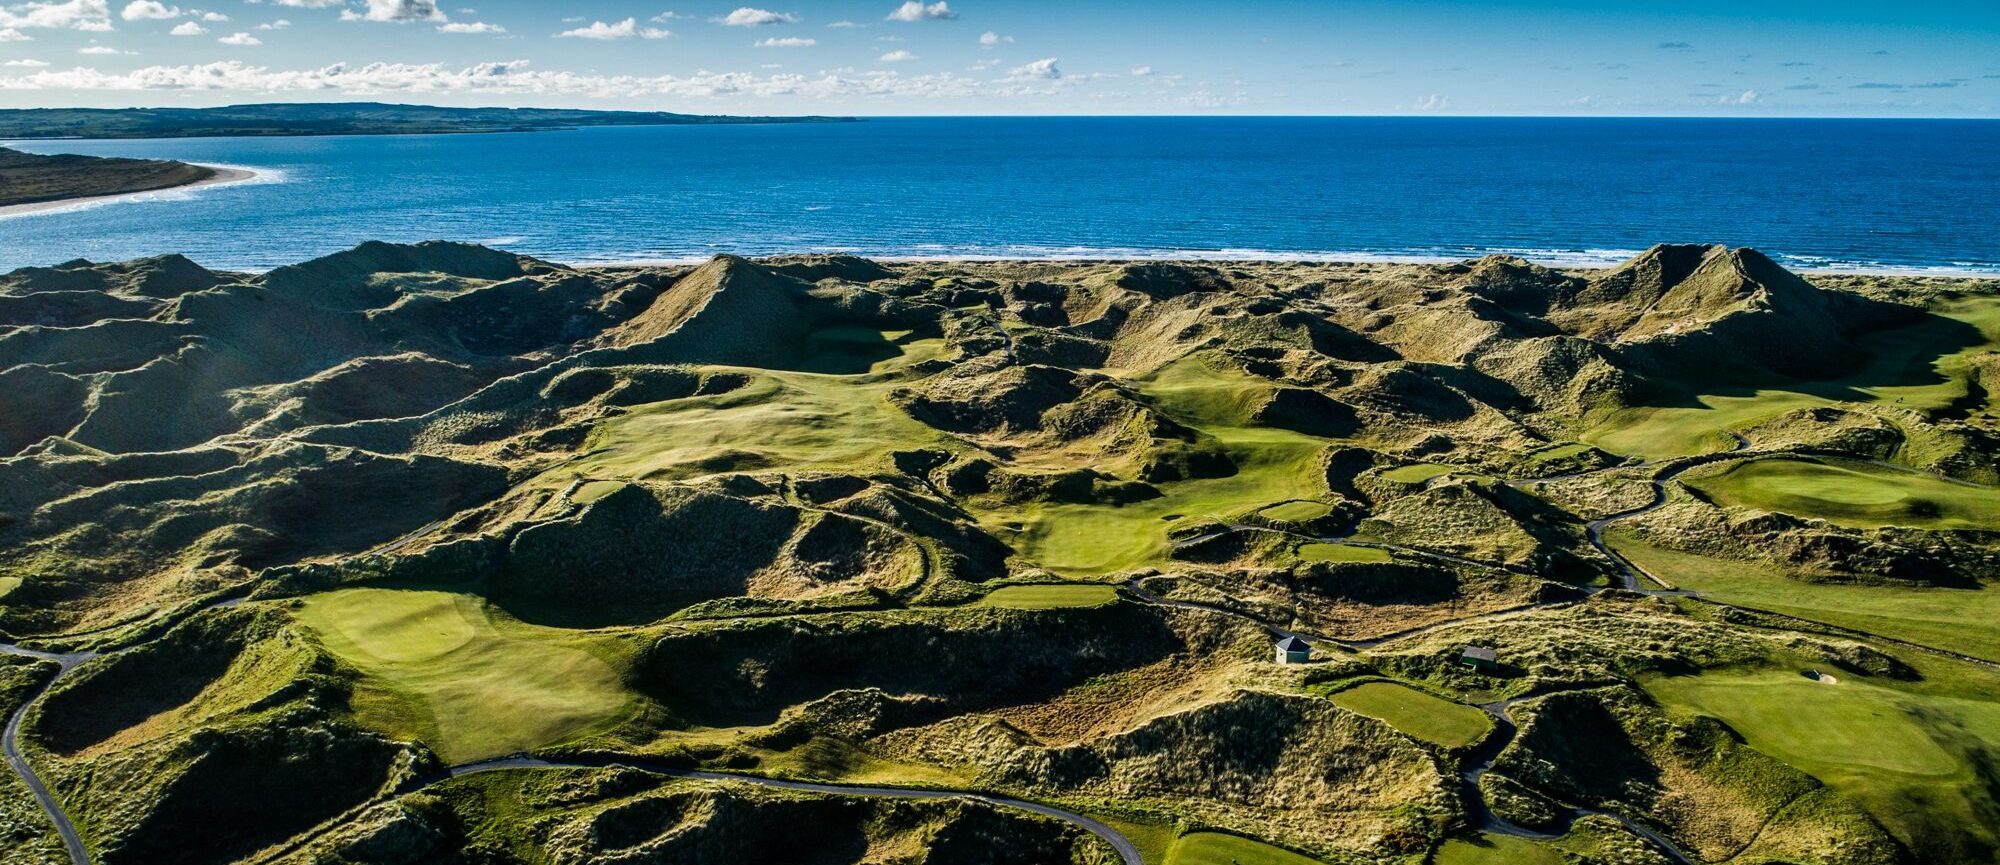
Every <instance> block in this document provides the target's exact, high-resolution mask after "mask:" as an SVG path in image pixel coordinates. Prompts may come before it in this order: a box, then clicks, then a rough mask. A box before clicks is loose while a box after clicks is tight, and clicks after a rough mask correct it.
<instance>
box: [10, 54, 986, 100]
mask: <svg viewBox="0 0 2000 865" xmlns="http://www.w3.org/2000/svg"><path fill="white" fill-rule="evenodd" d="M0 90H24V91H37V90H54V91H63V90H71V91H80V90H97V91H155V90H168V91H173V90H181V91H235V92H249V93H278V92H294V93H298V92H334V93H343V94H354V95H374V94H384V93H404V94H436V93H487V94H516V95H532V96H548V95H567V96H582V97H591V98H607V99H608V98H627V99H630V98H638V97H647V96H667V97H675V98H686V99H707V98H718V97H728V98H741V97H757V98H776V97H790V98H796V99H807V100H815V99H850V98H901V99H971V98H979V97H989V96H1012V95H1017V94H1015V93H1013V92H1011V91H1004V90H996V89H993V88H992V87H991V86H990V85H989V84H988V83H986V82H982V81H979V80H977V79H973V78H968V77H963V76H959V75H954V74H951V73H939V74H924V75H903V74H901V73H898V72H896V71H895V70H890V69H875V70H860V71H857V70H851V69H849V70H840V71H837V72H825V73H820V74H818V75H816V76H812V77H808V76H806V75H801V74H797V73H776V74H771V75H763V76H760V75H756V74H753V73H749V72H697V73H695V74H693V75H687V76H678V75H657V76H645V75H589V74H580V73H575V72H565V71H541V70H536V69H532V68H530V65H529V63H528V62H527V61H525V60H514V61H509V62H491V63H478V64H474V65H471V66H466V67H461V68H450V67H447V66H445V65H444V64H441V63H431V64H413V63H370V64H367V65H365V66H350V65H347V64H345V63H336V64H333V65H331V66H323V67H320V68H318V69H294V70H285V69H272V68H270V67H265V66H254V65H250V64H247V63H243V62H241V61H237V60H224V61H218V62H214V63H206V64H199V65H188V66H148V67H145V68H142V69H135V70H132V71H130V72H125V73H107V72H101V71H98V70H96V69H92V68H89V67H77V68H73V69H66V70H50V69H43V70H38V71H35V72H30V73H24V74H20V75H15V76H6V75H0Z"/></svg>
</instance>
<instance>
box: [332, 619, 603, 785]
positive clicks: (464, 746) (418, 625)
mask: <svg viewBox="0 0 2000 865" xmlns="http://www.w3.org/2000/svg"><path fill="white" fill-rule="evenodd" d="M298 617H299V620H300V621H302V622H304V623H305V624H306V625H307V626H308V627H310V628H312V629H313V630H314V631H315V632H317V633H318V634H319V635H320V638H321V640H322V642H323V643H324V644H325V645H326V647H327V649H329V650H330V651H332V652H333V653H334V654H335V655H338V656H340V658H341V659H342V660H344V661H346V662H347V663H349V664H351V665H352V666H353V667H354V668H355V669H357V670H359V671H360V672H361V673H362V674H363V679H362V681H361V683H360V685H359V686H358V688H357V693H356V695H355V700H354V708H355V713H356V714H357V715H358V716H359V718H360V720H361V721H362V722H363V723H365V724H368V725H370V726H373V727H375V728H377V729H379V730H381V731H383V732H384V733H388V734H390V735H392V736H397V737H406V738H416V739H421V740H423V741H424V742H426V743H428V744H429V745H430V746H431V747H432V748H433V749H435V750H436V751H437V752H438V753H439V754H440V755H441V756H443V757H444V758H445V759H446V760H447V761H450V762H461V761H465V760H475V759H479V758H481V757H491V756H496V755H499V754H507V753H512V752H515V751H523V750H529V749H533V748H537V747H541V746H544V745H550V744H554V743H556V742H560V741H563V740H565V739H569V738H572V737H574V736H576V735H578V734H581V733H584V732H586V731H588V730H590V729H592V728H595V727H600V726H604V725H608V724H610V723H613V722H615V721H617V720H618V719H619V718H620V717H621V716H623V715H624V714H625V712H626V711H628V709H629V708H630V706H631V703H632V697H631V695H630V694H629V693H627V692H626V690H625V688H624V685H623V684H622V677H621V676H620V674H619V671H618V669H617V668H616V667H614V663H622V658H621V652H620V647H619V645H618V644H616V643H615V642H613V641H610V640H608V639H606V638H604V637H601V636H593V635H588V634H578V633H575V632H570V631H564V630H561V629H557V628H543V627H536V626H532V625H525V624H522V623H520V622H516V621H513V620H512V619H507V618H504V617H496V615H495V613H494V611H493V610H492V608H491V607H489V606H487V605H486V603H485V602H484V601H483V600H481V599H480V598H477V597H474V596H471V595H459V594H451V593H447V592H420V591H397V590H390V589H346V590H342V591H337V592H329V593H327V594H323V595H315V596H313V597H310V598H308V599H306V601H305V602H304V604H303V605H302V606H301V607H300V609H299V611H298Z"/></svg>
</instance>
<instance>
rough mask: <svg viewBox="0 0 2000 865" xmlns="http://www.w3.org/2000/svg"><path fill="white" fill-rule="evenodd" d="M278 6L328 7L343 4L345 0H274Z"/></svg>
mask: <svg viewBox="0 0 2000 865" xmlns="http://www.w3.org/2000/svg"><path fill="white" fill-rule="evenodd" d="M275 2H276V3H277V4H278V5H279V6H294V7H297V8H300V9H330V8H332V7H335V6H344V5H346V4H347V0H275Z"/></svg>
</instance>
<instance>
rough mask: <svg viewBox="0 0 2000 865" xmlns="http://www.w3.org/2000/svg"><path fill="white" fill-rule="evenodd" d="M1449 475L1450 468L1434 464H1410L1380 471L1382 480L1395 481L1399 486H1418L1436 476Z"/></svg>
mask: <svg viewBox="0 0 2000 865" xmlns="http://www.w3.org/2000/svg"><path fill="white" fill-rule="evenodd" d="M1450 473H1451V466H1441V465H1437V464H1436V463H1411V464H1409V465H1406V466H1397V467H1395V468H1392V469H1384V470H1382V479H1383V480H1388V481H1395V482H1396V483H1399V484H1420V483H1423V482H1424V481H1427V480H1430V479H1431V478H1434V477H1437V476H1438V475H1443V474H1450Z"/></svg>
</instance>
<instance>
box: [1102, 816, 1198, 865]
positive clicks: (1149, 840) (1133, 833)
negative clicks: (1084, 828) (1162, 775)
mask: <svg viewBox="0 0 2000 865" xmlns="http://www.w3.org/2000/svg"><path fill="white" fill-rule="evenodd" d="M1090 816H1091V817H1092V818H1093V819H1095V820H1097V821H1098V822H1100V823H1103V824H1104V825H1106V826H1110V827H1111V828H1113V829H1116V830H1118V834H1120V835H1123V836H1125V840H1127V841H1130V842H1132V846H1134V847H1137V848H1139V858H1140V860H1142V861H1144V862H1145V863H1146V865H1166V862H1167V857H1168V856H1169V855H1171V854H1172V853H1173V850H1174V842H1175V841H1178V840H1180V830H1179V829H1178V828H1176V827H1175V826H1173V825H1172V824H1169V823H1151V822H1147V823H1142V822H1138V821H1135V820H1130V819H1125V818H1121V817H1112V816H1106V815H1103V814H1091V815H1090Z"/></svg>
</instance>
